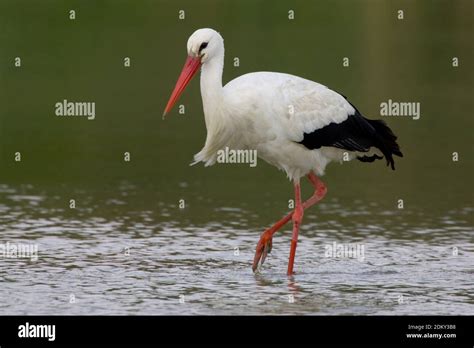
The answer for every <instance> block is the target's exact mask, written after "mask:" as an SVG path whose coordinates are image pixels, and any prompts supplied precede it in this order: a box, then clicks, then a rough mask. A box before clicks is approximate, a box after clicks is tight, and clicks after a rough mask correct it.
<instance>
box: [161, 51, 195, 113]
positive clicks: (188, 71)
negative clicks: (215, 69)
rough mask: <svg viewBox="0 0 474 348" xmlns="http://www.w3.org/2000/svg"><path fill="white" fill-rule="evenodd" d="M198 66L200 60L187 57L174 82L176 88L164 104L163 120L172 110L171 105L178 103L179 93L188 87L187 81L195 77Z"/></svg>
mask: <svg viewBox="0 0 474 348" xmlns="http://www.w3.org/2000/svg"><path fill="white" fill-rule="evenodd" d="M200 66H201V59H200V58H194V57H188V58H187V59H186V62H185V63H184V67H183V70H182V71H181V74H180V75H179V78H178V81H177V82H176V86H175V87H174V90H173V93H171V97H170V99H169V100H168V104H166V108H165V111H164V112H163V118H164V117H165V115H166V114H167V113H168V112H169V111H170V110H171V109H172V108H173V105H174V104H175V103H176V102H177V101H178V99H179V96H180V95H181V93H183V91H184V89H185V88H186V86H187V85H188V83H189V81H191V79H192V78H193V76H194V75H196V73H197V71H198V70H199V67H200Z"/></svg>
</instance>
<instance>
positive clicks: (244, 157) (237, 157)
mask: <svg viewBox="0 0 474 348" xmlns="http://www.w3.org/2000/svg"><path fill="white" fill-rule="evenodd" d="M217 162H218V163H249V165H250V167H252V168H253V167H256V166H257V150H233V149H229V147H228V146H226V147H225V149H223V150H218V151H217Z"/></svg>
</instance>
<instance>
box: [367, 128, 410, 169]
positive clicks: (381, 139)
mask: <svg viewBox="0 0 474 348" xmlns="http://www.w3.org/2000/svg"><path fill="white" fill-rule="evenodd" d="M366 120H367V121H369V123H370V125H371V126H372V127H374V129H375V144H374V145H375V147H377V148H378V149H379V150H380V151H382V153H383V155H384V156H385V160H386V161H387V166H388V165H390V167H391V168H392V169H393V170H395V161H394V160H393V155H396V156H399V157H403V154H402V152H401V151H400V147H399V146H398V144H397V137H396V135H395V134H393V132H392V130H391V129H390V128H389V127H388V126H387V124H386V123H385V121H382V120H369V119H366Z"/></svg>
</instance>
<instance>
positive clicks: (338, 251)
mask: <svg viewBox="0 0 474 348" xmlns="http://www.w3.org/2000/svg"><path fill="white" fill-rule="evenodd" d="M324 249H325V253H324V256H326V257H332V258H349V259H357V260H358V261H364V259H365V252H364V249H365V248H364V244H359V243H349V244H345V243H336V242H333V243H332V244H326V246H325V247H324Z"/></svg>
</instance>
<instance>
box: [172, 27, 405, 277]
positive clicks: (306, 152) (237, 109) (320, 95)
mask: <svg viewBox="0 0 474 348" xmlns="http://www.w3.org/2000/svg"><path fill="white" fill-rule="evenodd" d="M187 52H188V58H187V60H186V63H185V65H184V67H183V70H182V72H181V75H180V76H179V78H178V81H177V83H176V87H175V88H174V90H173V92H172V94H171V97H170V99H169V101H168V104H167V105H166V108H165V110H164V113H163V117H164V116H165V115H166V114H167V113H168V112H169V111H170V110H171V109H172V107H173V105H174V104H175V103H176V101H177V100H178V98H179V96H180V95H181V93H182V92H183V91H184V89H185V88H186V85H187V84H188V83H189V81H190V80H191V79H192V77H193V76H194V75H195V74H196V72H197V71H198V70H199V68H200V67H201V96H202V103H203V107H204V117H205V122H206V128H207V138H206V143H205V145H204V147H203V148H202V150H201V151H199V152H198V153H197V154H196V155H195V156H194V162H193V164H195V163H198V162H204V165H205V166H210V165H213V164H214V163H215V162H216V159H217V151H218V150H221V149H224V148H225V147H228V148H231V149H255V150H257V154H258V157H259V158H261V159H263V160H265V161H266V162H268V163H270V164H272V165H273V166H275V167H277V168H278V169H281V170H283V171H285V172H286V174H287V176H288V178H289V179H290V180H292V181H293V185H294V190H295V209H294V210H293V211H292V212H290V213H289V214H288V215H286V216H285V217H284V218H283V219H281V220H279V221H278V222H277V223H276V224H274V225H273V226H272V227H270V228H269V229H267V230H266V231H265V232H263V233H262V235H261V237H260V240H259V242H258V244H257V248H256V251H255V257H254V261H253V267H252V269H253V271H254V272H255V271H256V269H257V268H258V265H259V263H260V264H263V262H264V261H265V258H266V256H267V254H268V253H270V251H271V247H272V237H273V234H274V233H275V232H276V231H278V230H279V229H280V228H281V227H282V226H283V225H285V224H286V223H287V222H288V221H289V220H293V235H292V239H291V248H290V257H289V262H288V272H287V274H288V275H292V274H293V263H294V258H295V251H296V244H297V242H298V231H299V227H300V225H301V221H302V218H303V213H304V210H305V209H307V208H309V207H310V206H312V205H314V204H315V203H317V202H319V201H320V200H321V199H322V198H323V197H324V196H325V194H326V191H327V189H326V186H325V185H324V183H323V182H322V181H321V180H320V179H319V178H318V176H322V175H323V174H324V170H325V168H326V165H327V164H328V163H329V162H331V161H341V160H342V159H343V156H346V158H345V159H346V160H347V159H354V158H357V159H358V160H360V161H362V162H373V161H374V160H376V159H382V158H383V157H385V159H386V161H387V165H390V166H391V167H392V169H395V167H394V160H393V155H397V156H400V157H402V153H401V151H400V149H399V147H398V144H397V142H396V139H397V138H396V136H395V135H394V134H393V132H392V131H391V130H390V128H389V127H388V126H387V125H386V124H385V122H383V121H381V120H369V119H367V118H365V117H364V116H362V115H361V114H360V112H359V111H358V110H357V109H356V108H355V107H354V106H353V105H352V104H351V103H350V102H348V101H347V100H346V98H345V97H344V96H342V95H340V94H338V93H336V92H334V91H332V90H330V89H329V88H327V87H326V86H323V85H321V84H319V83H316V82H313V81H310V80H306V79H303V78H301V77H297V76H293V75H288V74H282V73H276V72H256V73H250V74H245V75H243V76H240V77H238V78H236V79H234V80H232V81H230V82H229V83H227V84H226V85H225V86H224V87H223V86H222V72H223V68H224V40H223V38H222V36H221V35H220V34H219V33H218V32H216V31H215V30H213V29H199V30H196V31H195V32H194V33H193V34H192V35H191V36H190V38H189V39H188V44H187ZM303 176H307V177H308V179H309V181H310V183H311V185H312V186H313V187H314V190H315V191H314V194H313V195H312V196H311V197H310V198H309V199H308V200H307V201H305V202H302V201H301V194H300V179H301V178H302V177H303Z"/></svg>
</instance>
